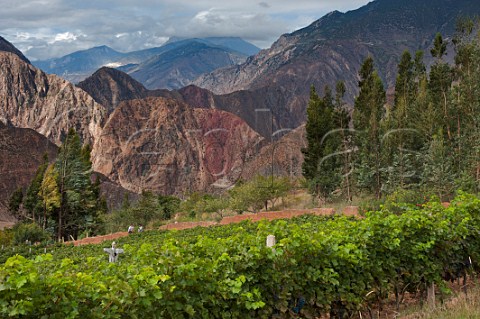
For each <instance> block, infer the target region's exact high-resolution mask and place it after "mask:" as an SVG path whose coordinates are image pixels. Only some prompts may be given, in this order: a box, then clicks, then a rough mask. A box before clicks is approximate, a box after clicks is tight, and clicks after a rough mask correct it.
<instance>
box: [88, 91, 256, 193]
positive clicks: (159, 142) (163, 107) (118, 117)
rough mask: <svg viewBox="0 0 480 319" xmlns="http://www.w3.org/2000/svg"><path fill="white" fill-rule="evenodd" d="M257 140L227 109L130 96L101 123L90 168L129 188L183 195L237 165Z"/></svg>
mask: <svg viewBox="0 0 480 319" xmlns="http://www.w3.org/2000/svg"><path fill="white" fill-rule="evenodd" d="M120 123H121V124H120ZM261 140H262V138H261V137H260V135H258V134H257V133H256V132H255V131H254V130H252V129H251V128H250V127H249V126H248V125H247V124H246V123H245V122H244V121H242V120H241V119H240V118H239V117H237V116H234V115H232V114H229V113H227V112H223V111H218V110H207V109H192V108H191V107H189V106H188V105H186V104H184V103H181V102H177V101H175V100H169V99H164V98H147V99H143V100H131V101H125V102H122V103H121V104H120V105H119V106H118V107H117V109H116V110H115V111H114V112H113V113H112V115H111V116H110V118H109V119H108V121H107V123H106V124H105V127H104V130H103V134H102V135H101V136H99V138H98V139H97V141H96V143H95V145H94V148H93V153H94V154H95V156H94V167H95V169H96V170H97V171H99V172H101V173H102V174H104V175H105V176H107V177H109V178H110V179H112V180H113V181H115V182H118V183H119V184H120V185H122V186H123V187H124V188H126V189H128V190H131V191H134V192H140V191H141V190H146V189H148V190H153V191H156V192H160V193H164V194H180V193H188V192H192V191H199V190H205V189H206V188H207V187H209V186H210V185H211V184H212V183H214V182H215V181H216V180H218V179H220V178H221V177H222V176H224V175H226V174H227V173H229V172H231V171H235V170H238V169H239V168H241V166H242V165H243V162H244V159H245V158H247V157H249V156H252V155H253V154H252V151H253V150H254V149H255V148H254V145H256V144H258V143H259V142H260V141H261Z"/></svg>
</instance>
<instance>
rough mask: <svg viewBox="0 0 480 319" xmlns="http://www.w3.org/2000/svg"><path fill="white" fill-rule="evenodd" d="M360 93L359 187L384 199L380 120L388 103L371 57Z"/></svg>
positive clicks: (355, 115)
mask: <svg viewBox="0 0 480 319" xmlns="http://www.w3.org/2000/svg"><path fill="white" fill-rule="evenodd" d="M359 76H360V81H359V87H360V92H359V95H358V97H357V98H356V99H355V108H354V112H353V125H354V128H355V130H356V134H355V137H356V138H355V144H356V146H357V147H358V155H357V169H356V175H357V182H358V186H359V187H361V188H363V189H366V190H368V191H371V192H373V193H374V194H375V196H376V197H377V198H380V195H381V188H382V182H383V176H382V166H383V161H382V150H381V136H382V132H381V128H380V121H381V119H382V116H383V113H384V104H385V101H386V96H385V89H384V88H383V83H382V80H381V79H380V77H379V76H378V73H377V72H376V71H375V69H374V65H373V59H372V57H368V58H367V59H366V60H365V61H364V62H363V64H362V66H361V68H360V71H359Z"/></svg>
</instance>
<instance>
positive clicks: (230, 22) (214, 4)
mask: <svg viewBox="0 0 480 319" xmlns="http://www.w3.org/2000/svg"><path fill="white" fill-rule="evenodd" d="M367 2H368V0H320V1H319V0H296V1H291V0H242V1H225V0H222V1H219V0H196V1H191V0H136V1H131V0H101V1H98V0H82V1H71V0H0V7H1V8H2V9H1V10H0V36H4V37H5V38H6V39H7V40H9V41H10V42H12V43H13V44H14V45H16V46H17V47H18V48H19V49H20V50H22V51H24V53H25V54H26V55H27V57H29V58H31V59H33V60H35V59H45V58H49V57H54V56H61V55H65V54H68V53H71V52H73V51H76V50H81V49H87V48H90V47H93V46H98V45H104V44H105V45H108V46H111V47H112V48H114V49H116V50H118V51H123V52H125V51H131V50H139V49H143V48H148V47H152V46H158V45H161V44H162V43H164V42H165V41H166V40H167V39H168V37H171V36H181V37H203V36H239V37H242V38H244V39H245V40H247V41H251V42H253V43H254V44H256V45H258V46H261V47H267V46H269V45H271V43H272V42H273V41H275V40H276V39H277V38H278V37H279V36H280V35H281V34H283V33H285V32H292V31H294V30H296V29H298V28H301V27H305V26H307V25H308V24H309V23H311V22H313V21H314V20H316V19H318V18H320V17H321V16H323V15H324V14H326V13H327V12H329V11H332V10H335V9H337V10H340V11H346V10H351V9H356V8H358V7H360V6H361V5H364V4H366V3H367Z"/></svg>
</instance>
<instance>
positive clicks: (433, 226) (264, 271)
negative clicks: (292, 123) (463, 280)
mask: <svg viewBox="0 0 480 319" xmlns="http://www.w3.org/2000/svg"><path fill="white" fill-rule="evenodd" d="M270 234H273V235H275V236H276V239H277V243H276V245H275V246H274V247H273V248H268V247H266V245H265V239H266V237H267V236H268V235H270ZM107 246H108V244H105V245H103V246H102V247H100V246H87V247H65V248H58V249H57V250H56V251H55V253H54V254H49V253H47V254H38V255H37V256H32V255H26V257H24V256H21V255H18V254H17V255H15V256H12V257H10V258H8V260H7V261H6V262H5V263H4V264H3V265H0V317H13V318H27V317H28V318H62V319H63V318H172V319H173V318H175V319H179V318H288V317H291V316H293V315H294V313H300V314H301V315H302V317H306V318H315V317H318V316H320V315H323V314H328V313H330V315H332V316H335V317H340V318H341V317H344V316H345V318H346V317H347V316H348V315H352V314H355V315H356V314H358V313H359V312H363V313H366V312H367V311H368V309H369V308H370V307H378V305H379V304H381V303H382V302H384V301H385V300H386V299H387V298H391V296H396V297H397V301H400V300H401V298H402V295H403V294H405V293H407V292H408V293H416V294H421V293H422V292H424V291H425V289H426V287H427V286H428V285H430V284H432V283H435V284H436V285H438V286H440V287H442V286H443V285H444V280H445V279H455V278H457V277H459V276H463V274H464V273H465V272H466V271H472V272H473V271H475V269H476V267H478V266H479V261H480V200H479V199H478V198H476V197H474V196H471V195H466V194H462V195H460V196H458V197H457V198H456V200H455V201H454V202H453V203H452V205H451V206H450V207H448V208H444V207H443V206H441V205H440V204H439V203H433V202H432V203H428V204H426V205H425V206H424V207H421V208H409V209H406V210H405V212H404V213H402V214H398V215H395V214H392V213H390V212H388V211H379V212H372V213H369V214H367V216H366V217H365V218H364V219H360V220H356V219H353V218H347V217H341V216H334V217H319V216H304V217H300V218H295V219H292V220H277V221H273V222H266V221H265V222H259V223H251V222H242V223H240V224H235V225H227V226H218V227H210V228H195V229H191V230H184V231H171V232H165V231H163V232H160V231H159V232H157V231H151V232H145V233H142V234H135V235H132V236H129V237H128V238H122V239H120V240H119V242H118V246H120V247H121V248H123V249H124V250H125V253H124V254H122V255H121V256H120V258H119V260H120V262H119V263H108V262H107V255H106V254H105V253H104V252H103V250H102V249H103V247H107ZM28 256H30V257H28Z"/></svg>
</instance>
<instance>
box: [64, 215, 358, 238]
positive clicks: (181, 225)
mask: <svg viewBox="0 0 480 319" xmlns="http://www.w3.org/2000/svg"><path fill="white" fill-rule="evenodd" d="M334 213H335V210H334V209H333V208H314V209H287V210H282V211H273V212H261V213H257V214H244V215H235V216H228V217H224V218H223V219H222V220H221V221H220V222H214V221H200V222H179V223H177V222H174V223H170V224H166V225H163V226H161V227H160V229H163V230H170V229H177V230H181V229H188V228H194V227H199V226H200V227H209V226H214V225H227V224H232V223H239V222H241V221H244V220H246V219H249V220H251V221H253V222H256V221H260V220H262V219H267V220H274V219H281V218H293V217H296V216H301V215H306V214H312V215H331V214H334ZM342 213H343V214H344V215H349V216H358V207H356V206H349V207H345V209H344V210H343V212H342ZM125 236H128V233H127V232H118V233H113V234H109V235H104V236H97V237H89V238H84V239H80V240H76V241H74V242H73V245H75V246H80V245H88V244H100V243H102V242H104V241H106V240H113V239H117V238H120V237H125ZM69 243H70V244H71V243H72V242H69Z"/></svg>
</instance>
